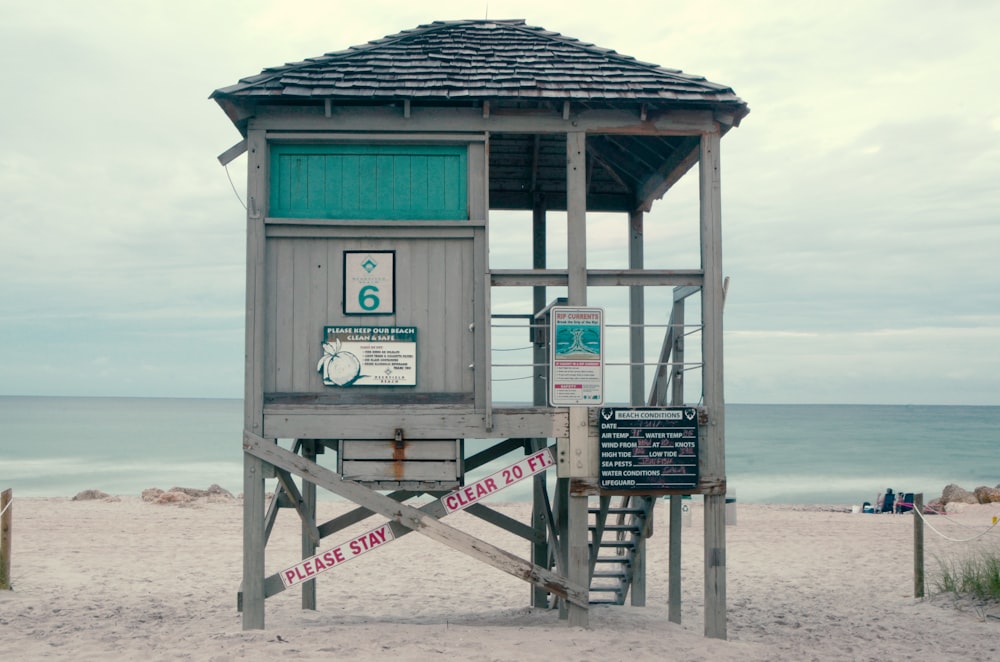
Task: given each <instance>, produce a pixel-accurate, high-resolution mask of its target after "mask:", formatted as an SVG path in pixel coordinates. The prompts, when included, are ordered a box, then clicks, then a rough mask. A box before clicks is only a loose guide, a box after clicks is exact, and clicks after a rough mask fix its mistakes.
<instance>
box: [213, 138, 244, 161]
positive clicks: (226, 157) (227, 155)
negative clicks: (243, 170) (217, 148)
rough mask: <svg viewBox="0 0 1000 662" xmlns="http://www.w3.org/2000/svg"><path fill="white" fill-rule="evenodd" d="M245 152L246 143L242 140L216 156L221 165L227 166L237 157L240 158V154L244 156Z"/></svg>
mask: <svg viewBox="0 0 1000 662" xmlns="http://www.w3.org/2000/svg"><path fill="white" fill-rule="evenodd" d="M246 151H247V141H246V139H245V138H244V139H243V140H241V141H239V142H238V143H236V144H235V145H233V146H232V147H230V148H229V149H227V150H226V151H224V152H223V153H222V154H219V156H218V159H219V163H221V164H222V165H229V164H230V163H232V162H233V161H234V160H235V159H236V158H237V157H238V156H240V155H241V154H245V153H246Z"/></svg>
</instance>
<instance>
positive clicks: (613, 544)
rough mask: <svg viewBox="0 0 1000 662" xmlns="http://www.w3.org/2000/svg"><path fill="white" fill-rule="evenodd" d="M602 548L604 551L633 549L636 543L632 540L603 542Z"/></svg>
mask: <svg viewBox="0 0 1000 662" xmlns="http://www.w3.org/2000/svg"><path fill="white" fill-rule="evenodd" d="M601 547H603V548H604V549H631V548H632V547H635V543H634V542H632V541H631V540H602V541H601Z"/></svg>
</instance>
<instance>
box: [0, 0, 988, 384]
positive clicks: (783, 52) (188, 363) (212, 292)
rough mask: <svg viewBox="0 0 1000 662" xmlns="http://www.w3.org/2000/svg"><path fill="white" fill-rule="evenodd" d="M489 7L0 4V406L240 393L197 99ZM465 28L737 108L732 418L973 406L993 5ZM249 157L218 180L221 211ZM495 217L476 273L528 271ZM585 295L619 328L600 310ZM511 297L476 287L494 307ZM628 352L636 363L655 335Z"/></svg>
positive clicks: (702, 14) (577, 13)
mask: <svg viewBox="0 0 1000 662" xmlns="http://www.w3.org/2000/svg"><path fill="white" fill-rule="evenodd" d="M486 9H487V5H486V4H485V3H484V4H482V6H480V5H476V6H475V7H473V6H470V5H469V4H468V3H467V2H460V1H459V0H445V1H440V2H435V3H434V4H433V5H432V6H430V7H428V6H426V5H414V4H406V3H398V2H389V1H387V0H374V1H373V2H368V3H364V4H363V5H358V6H356V7H352V8H351V11H350V12H345V11H344V7H343V6H342V3H341V4H338V3H330V2H320V1H318V0H293V1H289V2H280V3H279V2H268V1H265V0H243V1H237V0H219V1H218V2H212V3H204V2H202V3H195V2H190V1H183V0H182V1H180V2H169V3H168V2H165V1H164V0H154V1H153V2H148V3H143V4H141V5H139V4H136V3H129V2H124V1H122V0H109V1H107V2H102V3H99V4H94V3H82V2H73V1H71V0H62V1H61V2H56V3H42V4H38V3H35V4H34V5H29V4H26V3H6V4H5V5H3V6H0V57H2V58H3V59H4V61H5V62H8V63H11V64H10V65H9V66H8V67H7V71H6V74H7V77H6V79H5V83H6V89H8V90H9V91H10V93H9V95H8V96H7V97H6V98H5V103H4V105H3V110H2V111H0V112H2V113H3V116H2V118H3V121H2V122H0V141H2V144H3V146H4V147H3V150H2V151H0V198H2V199H3V200H4V211H3V212H2V216H0V230H2V238H3V241H0V340H2V345H0V365H3V366H4V369H3V370H2V371H0V393H21V392H25V393H51V394H57V393H98V394H108V395H115V394H149V395H206V394H217V395H227V396H239V394H240V393H242V380H243V374H242V369H243V355H242V343H243V322H242V315H243V309H244V298H243V296H244V295H243V288H244V279H245V275H244V265H243V261H244V253H245V237H244V233H245V212H244V210H243V208H242V207H241V205H240V202H239V201H238V200H237V198H236V195H234V193H233V190H232V188H231V186H230V182H229V180H228V179H227V177H226V171H225V170H224V169H222V168H221V167H220V166H219V165H218V163H217V161H216V160H215V156H216V155H217V154H219V153H220V152H222V151H223V150H225V149H226V148H228V147H229V146H230V145H232V144H233V143H234V142H236V141H237V140H238V139H239V135H238V133H237V132H236V130H235V129H234V127H233V126H232V125H231V123H230V122H229V120H228V119H227V118H226V117H225V116H224V114H223V113H222V112H221V111H220V110H219V108H218V107H217V106H216V104H214V102H211V101H209V100H208V99H207V97H208V95H209V93H210V92H211V91H212V90H213V89H216V88H219V87H224V86H227V85H230V84H233V83H235V82H236V81H237V80H238V79H239V78H241V77H243V76H247V75H252V74H255V73H257V72H258V71H259V70H261V69H262V68H264V67H268V66H274V65H280V64H282V63H285V62H289V61H299V60H302V59H304V58H307V57H312V56H316V55H320V54H323V53H326V52H330V51H338V50H343V49H345V48H347V47H349V46H351V45H356V44H362V43H365V42H367V41H368V40H371V39H378V38H380V37H382V36H384V35H388V34H393V33H396V32H398V31H400V30H404V29H408V28H412V27H415V26H416V25H418V24H421V23H426V22H429V21H432V20H435V19H454V18H469V17H482V16H485V12H486ZM488 11H489V15H490V16H491V17H493V18H514V17H519V18H520V17H523V18H525V19H526V20H527V22H528V23H529V24H531V25H540V26H543V27H545V28H547V29H550V30H556V31H559V32H562V33H563V34H565V35H568V36H572V37H577V38H579V39H581V40H583V41H588V42H594V43H597V44H598V45H601V46H605V47H611V48H615V49H617V50H619V51H620V52H622V53H625V54H628V55H632V56H635V57H637V58H638V59H640V60H644V61H650V62H655V63H658V64H661V65H663V66H666V67H673V68H680V69H683V70H684V71H687V72H689V73H695V74H701V75H704V76H706V77H707V78H709V79H710V80H713V81H716V82H720V83H724V84H727V85H731V86H732V87H733V88H734V89H735V90H736V91H737V93H738V94H740V95H741V96H742V97H743V98H744V99H746V100H747V101H748V102H749V104H750V107H751V109H752V111H751V114H750V115H749V116H748V117H747V118H746V120H744V122H743V123H742V125H741V126H740V127H739V128H737V129H734V130H733V131H731V132H729V134H727V135H726V137H725V138H724V140H723V143H722V144H723V148H722V195H723V223H724V236H723V250H724V268H725V272H726V274H727V275H729V276H731V277H732V282H731V286H730V293H729V297H728V299H727V303H726V320H725V325H726V359H727V366H726V370H727V372H726V374H727V397H728V398H729V399H731V400H734V401H750V402H786V401H787V402H793V401H813V402H859V401H866V402H938V401H948V402H966V401H969V402H973V401H974V402H979V403H994V404H996V403H997V395H996V394H997V393H1000V377H998V376H997V375H998V374H1000V370H997V368H998V367H1000V366H997V365H996V360H995V359H993V358H992V357H993V356H995V355H996V350H995V345H996V343H997V341H998V340H1000V320H998V319H997V314H996V311H998V310H1000V271H998V270H997V269H996V261H997V248H996V247H997V246H1000V218H998V216H1000V187H998V186H997V185H996V182H998V181H1000V110H998V109H1000V90H998V89H997V87H996V85H993V84H991V83H992V81H995V80H996V79H997V74H998V65H997V63H998V62H1000V45H998V42H997V40H996V39H995V37H994V34H993V33H994V32H995V28H994V26H995V25H996V24H998V23H1000V5H998V4H997V3H993V2H979V1H971V2H965V3H944V4H942V3H939V4H937V5H925V6H921V7H919V8H914V6H913V4H912V3H909V2H903V1H902V0H891V1H889V2H884V3H877V4H872V3H870V2H861V1H860V0H848V1H847V2H843V3H838V4H836V5H823V6H822V7H820V6H815V7H814V6H812V5H808V4H801V3H799V4H793V3H787V2H778V1H777V0H766V1H757V2H749V3H748V2H742V1H740V2H737V1H734V0H712V1H709V2H694V1H690V0H683V1H682V0H673V1H668V2H656V3H654V2H648V1H640V2H635V3H629V4H625V5H621V6H616V7H615V8H614V11H611V12H609V11H608V8H607V6H606V5H598V4H593V3H590V4H588V3H583V4H580V5H578V6H577V7H576V8H575V10H574V11H573V12H566V11H565V7H564V6H562V5H558V4H555V5H551V6H549V5H542V4H539V3H537V2H526V1H521V0H516V1H515V0H507V1H504V0H493V1H492V2H490V3H489V10H488ZM480 15H482V16H480ZM245 163H246V162H245V159H238V160H237V161H236V162H234V163H232V164H230V171H231V174H232V177H233V181H234V183H235V188H236V189H237V192H238V193H239V194H240V195H245V194H244V191H245V176H246V175H245ZM694 175H695V173H693V172H692V173H691V174H690V175H689V176H688V177H686V178H685V179H683V180H682V181H681V182H680V183H679V184H678V185H677V186H676V187H675V188H674V189H672V190H671V191H669V192H668V194H667V195H666V196H665V197H664V199H663V200H661V201H659V202H658V203H657V204H656V205H654V208H653V211H652V213H650V214H649V215H648V216H647V218H646V220H645V235H646V240H647V249H646V264H647V266H649V267H651V268H696V267H697V266H698V238H697V218H698V206H697V204H698V189H697V178H696V177H695V176H694ZM492 223H493V229H492V233H491V249H492V256H491V260H492V262H493V264H494V266H519V267H526V266H530V251H528V250H526V249H525V246H524V242H523V237H524V236H526V235H525V233H526V231H527V228H529V227H530V218H527V215H524V214H521V215H518V214H509V213H499V212H498V213H495V214H494V215H493V217H492ZM588 226H589V233H590V236H589V237H588V257H589V260H590V262H591V265H592V266H594V267H595V268H616V267H617V268H620V267H623V266H624V265H625V264H626V254H625V246H626V242H627V237H628V234H627V231H628V228H627V221H626V219H624V218H619V217H614V216H606V215H596V214H594V215H591V216H590V217H589V218H588ZM550 239H551V245H550V250H549V256H548V263H549V266H550V267H551V268H560V267H563V266H565V221H564V217H563V216H561V215H559V214H551V215H550ZM521 289H523V288H521ZM559 293H560V292H559V290H558V289H557V288H551V289H550V292H549V294H550V296H558V295H559ZM594 298H595V300H599V301H602V302H605V304H606V305H608V306H609V308H612V309H614V310H618V311H621V310H623V305H624V303H623V301H624V300H625V297H624V295H621V296H619V297H618V299H619V300H618V301H616V300H615V294H613V293H608V292H594ZM647 298H648V300H649V306H650V307H649V309H648V311H647V317H648V318H649V319H650V320H651V323H652V321H656V322H662V321H664V318H665V315H666V306H667V305H668V304H667V302H666V301H665V297H664V296H663V295H661V294H655V293H649V294H648V297H647ZM526 299H527V296H526V294H525V292H522V291H517V292H511V293H504V292H496V293H494V301H495V303H496V306H497V310H500V309H503V310H505V311H518V312H520V309H521V308H523V306H524V301H525V300H526ZM695 312H696V311H695ZM692 314H694V313H692ZM514 335H516V334H514ZM514 340H515V341H516V340H517V338H515V339H514ZM647 344H648V345H649V346H650V348H651V349H650V350H649V353H650V354H651V355H653V354H655V352H656V349H657V347H658V337H657V336H656V333H654V332H650V338H649V340H648V342H647ZM81 357H82V358H81ZM92 357H101V360H102V363H101V365H100V367H98V366H96V365H93V364H91V363H90V362H89V360H90V359H91V358H92ZM616 374H617V373H616ZM54 375H57V376H58V377H54ZM613 379H615V380H620V379H621V378H620V377H619V376H615V377H614V378H613Z"/></svg>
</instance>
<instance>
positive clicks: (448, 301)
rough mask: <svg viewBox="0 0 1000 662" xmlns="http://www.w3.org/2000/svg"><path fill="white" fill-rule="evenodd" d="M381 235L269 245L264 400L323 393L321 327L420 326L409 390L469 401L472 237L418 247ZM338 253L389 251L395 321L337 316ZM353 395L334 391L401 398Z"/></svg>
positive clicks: (418, 242)
mask: <svg viewBox="0 0 1000 662" xmlns="http://www.w3.org/2000/svg"><path fill="white" fill-rule="evenodd" d="M388 234H389V235H390V236H383V237H378V238H376V237H372V238H356V239H347V238H269V240H268V242H267V246H266V258H265V259H266V265H267V266H266V272H267V274H268V284H267V299H268V301H267V315H266V320H265V324H266V328H267V331H266V335H265V337H266V338H267V339H268V343H267V344H266V346H265V350H264V366H265V367H264V392H265V393H275V392H277V393H325V392H330V388H329V387H325V386H323V382H322V379H321V378H320V375H319V374H318V373H317V371H316V363H317V361H318V360H319V358H320V356H321V355H322V350H321V343H322V340H323V327H324V326H330V325H344V326H413V327H416V328H417V329H418V333H417V385H416V386H415V387H412V389H411V391H410V392H412V393H462V394H469V395H470V396H471V393H472V391H473V385H474V382H473V374H472V370H470V369H469V366H470V365H471V364H472V363H473V356H474V341H475V337H474V333H473V332H472V331H470V330H469V325H470V324H471V323H472V321H473V319H474V317H473V300H474V293H473V287H474V278H473V274H472V267H473V241H474V240H473V237H472V236H471V234H470V236H468V237H452V238H447V239H440V238H435V239H431V240H426V239H416V238H407V239H399V238H394V237H392V236H391V233H388ZM345 250H371V251H377V250H395V251H396V301H397V305H396V312H395V314H393V315H375V316H364V317H358V316H349V315H344V312H343V304H342V293H343V263H342V261H343V251H345ZM352 388H353V390H352ZM352 388H345V389H340V390H337V391H336V392H337V394H338V395H343V396H344V397H345V404H346V403H347V402H349V401H350V399H351V398H350V395H351V393H353V392H355V391H359V392H360V391H363V397H365V398H370V397H372V396H374V395H377V394H379V393H384V394H387V395H388V394H394V395H399V394H400V392H401V390H402V389H401V388H400V387H352ZM408 388H409V387H408Z"/></svg>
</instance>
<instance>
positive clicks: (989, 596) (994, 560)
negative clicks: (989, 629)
mask: <svg viewBox="0 0 1000 662" xmlns="http://www.w3.org/2000/svg"><path fill="white" fill-rule="evenodd" d="M939 563H940V566H941V576H940V578H939V579H938V581H937V588H938V590H939V591H941V592H943V593H953V594H955V595H956V596H969V597H973V598H976V599H978V600H992V601H997V602H1000V551H984V552H981V553H979V554H976V555H974V556H970V557H968V558H965V559H961V560H956V561H939Z"/></svg>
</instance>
